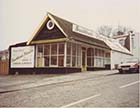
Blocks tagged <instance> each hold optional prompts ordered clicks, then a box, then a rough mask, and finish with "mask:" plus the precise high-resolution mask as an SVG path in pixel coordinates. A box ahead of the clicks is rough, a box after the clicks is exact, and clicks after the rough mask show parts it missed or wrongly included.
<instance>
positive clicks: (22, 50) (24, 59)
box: [11, 46, 35, 68]
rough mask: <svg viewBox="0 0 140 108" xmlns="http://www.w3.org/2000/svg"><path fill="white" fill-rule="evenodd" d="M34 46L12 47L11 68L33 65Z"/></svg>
mask: <svg viewBox="0 0 140 108" xmlns="http://www.w3.org/2000/svg"><path fill="white" fill-rule="evenodd" d="M34 50H35V48H34V46H23V47H12V48H11V68H31V67H34V52H35V51H34Z"/></svg>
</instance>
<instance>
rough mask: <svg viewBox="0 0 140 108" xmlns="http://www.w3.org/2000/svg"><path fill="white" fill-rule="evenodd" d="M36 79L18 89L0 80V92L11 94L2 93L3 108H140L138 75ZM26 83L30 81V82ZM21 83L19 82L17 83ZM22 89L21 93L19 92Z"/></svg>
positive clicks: (97, 74) (107, 73) (103, 73)
mask: <svg viewBox="0 0 140 108" xmlns="http://www.w3.org/2000/svg"><path fill="white" fill-rule="evenodd" d="M20 77H21V76H20ZM35 78H36V77H35ZM35 78H33V77H32V78H30V79H31V81H30V80H29V79H28V81H29V82H26V83H25V84H23V82H22V83H21V84H19V83H18V84H17V85H16V84H15V83H14V85H12V83H11V85H10V84H9V85H8V84H6V83H4V80H8V78H2V76H0V81H1V82H2V81H3V83H0V84H1V85H0V89H1V90H4V89H5V88H6V89H5V91H6V90H8V91H7V92H1V93H0V106H1V107H57V108H58V107H59V108H68V107H139V96H140V94H139V83H140V81H139V74H138V73H135V74H118V73H117V71H113V72H112V71H98V72H84V73H73V74H68V75H60V76H55V77H52V78H44V77H43V78H42V79H41V78H40V77H39V78H38V79H37V78H36V80H32V79H35ZM21 79H22V80H23V79H24V78H21ZM25 79H26V80H27V78H25ZM10 81H11V80H10ZM19 81H20V79H18V81H16V82H19ZM49 82H50V83H49ZM4 84H5V85H6V86H4ZM29 84H30V85H31V84H32V86H29ZM35 84H36V85H35ZM22 85H24V86H22ZM20 87H21V88H22V89H18V88H20ZM7 88H8V89H7ZM10 89H11V92H10ZM13 89H15V90H13Z"/></svg>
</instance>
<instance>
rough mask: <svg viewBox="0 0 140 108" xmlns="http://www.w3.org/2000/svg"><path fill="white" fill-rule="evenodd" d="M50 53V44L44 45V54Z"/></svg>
mask: <svg viewBox="0 0 140 108" xmlns="http://www.w3.org/2000/svg"><path fill="white" fill-rule="evenodd" d="M49 54H50V45H49V44H47V45H44V55H49Z"/></svg>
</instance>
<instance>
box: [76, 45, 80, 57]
mask: <svg viewBox="0 0 140 108" xmlns="http://www.w3.org/2000/svg"><path fill="white" fill-rule="evenodd" d="M77 56H81V47H80V46H78V47H77Z"/></svg>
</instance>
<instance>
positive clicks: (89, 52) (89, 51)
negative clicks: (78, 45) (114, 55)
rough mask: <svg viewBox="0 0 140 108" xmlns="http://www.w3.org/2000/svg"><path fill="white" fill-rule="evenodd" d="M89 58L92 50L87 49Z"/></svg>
mask: <svg viewBox="0 0 140 108" xmlns="http://www.w3.org/2000/svg"><path fill="white" fill-rule="evenodd" d="M87 56H91V48H88V49H87Z"/></svg>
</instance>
